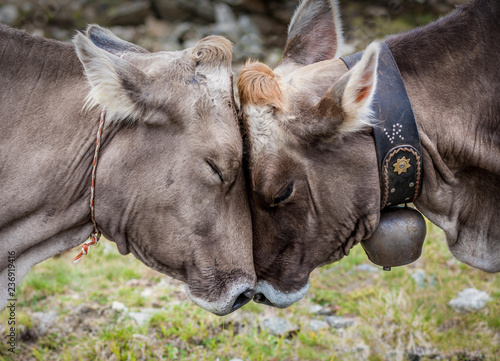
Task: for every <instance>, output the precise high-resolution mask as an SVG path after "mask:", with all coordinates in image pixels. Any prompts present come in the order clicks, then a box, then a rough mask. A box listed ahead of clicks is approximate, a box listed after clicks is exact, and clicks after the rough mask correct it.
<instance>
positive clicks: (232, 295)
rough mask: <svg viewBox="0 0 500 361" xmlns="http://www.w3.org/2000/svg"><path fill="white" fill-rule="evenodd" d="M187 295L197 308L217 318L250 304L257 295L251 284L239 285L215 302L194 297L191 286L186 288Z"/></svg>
mask: <svg viewBox="0 0 500 361" xmlns="http://www.w3.org/2000/svg"><path fill="white" fill-rule="evenodd" d="M186 293H187V295H188V296H189V298H190V299H191V301H193V302H194V303H195V304H196V305H197V306H199V307H201V308H203V309H205V310H207V311H209V312H212V313H214V314H216V315H217V316H225V315H228V314H230V313H231V312H234V311H236V310H237V309H239V308H241V307H243V306H244V305H246V304H247V303H248V302H250V301H251V300H252V298H253V296H254V295H255V290H254V289H253V286H252V285H251V284H249V283H243V284H238V285H235V286H233V287H232V288H231V289H230V290H229V291H228V292H227V293H226V294H225V295H224V296H221V297H219V299H217V300H215V301H207V300H205V299H203V298H201V297H197V296H194V295H193V294H192V292H191V291H190V289H189V286H187V287H186Z"/></svg>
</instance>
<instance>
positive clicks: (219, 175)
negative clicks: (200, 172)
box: [205, 159, 224, 184]
mask: <svg viewBox="0 0 500 361" xmlns="http://www.w3.org/2000/svg"><path fill="white" fill-rule="evenodd" d="M205 161H206V162H207V164H208V165H209V166H210V168H211V169H212V172H214V174H216V175H217V176H218V177H219V180H220V182H221V183H222V184H224V177H223V176H222V172H221V171H220V169H219V167H218V166H217V164H215V162H214V161H213V160H211V159H205Z"/></svg>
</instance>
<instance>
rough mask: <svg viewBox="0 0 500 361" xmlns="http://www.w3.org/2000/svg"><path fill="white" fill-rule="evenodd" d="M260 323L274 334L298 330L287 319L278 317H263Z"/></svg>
mask: <svg viewBox="0 0 500 361" xmlns="http://www.w3.org/2000/svg"><path fill="white" fill-rule="evenodd" d="M262 325H263V327H264V328H265V329H267V330H268V331H269V332H270V333H271V334H273V335H275V336H282V335H286V334H291V333H295V332H297V331H298V330H299V327H298V326H297V325H294V324H292V323H290V322H289V321H288V320H285V319H283V318H280V317H269V318H265V319H264V320H263V321H262Z"/></svg>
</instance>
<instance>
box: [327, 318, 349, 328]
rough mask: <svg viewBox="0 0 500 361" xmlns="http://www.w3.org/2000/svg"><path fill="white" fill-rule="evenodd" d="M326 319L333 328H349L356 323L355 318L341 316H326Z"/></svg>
mask: <svg viewBox="0 0 500 361" xmlns="http://www.w3.org/2000/svg"><path fill="white" fill-rule="evenodd" d="M325 320H326V322H328V324H329V325H330V327H332V328H347V327H349V326H351V325H353V324H354V319H352V318H345V317H339V316H325Z"/></svg>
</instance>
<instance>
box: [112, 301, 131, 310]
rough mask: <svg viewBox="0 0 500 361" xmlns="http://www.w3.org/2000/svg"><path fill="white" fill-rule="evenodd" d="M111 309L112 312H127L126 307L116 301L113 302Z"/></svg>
mask: <svg viewBox="0 0 500 361" xmlns="http://www.w3.org/2000/svg"><path fill="white" fill-rule="evenodd" d="M111 308H112V309H113V310H116V311H120V312H127V311H128V307H127V306H125V305H124V304H123V303H121V302H118V301H113V303H112V304H111Z"/></svg>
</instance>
